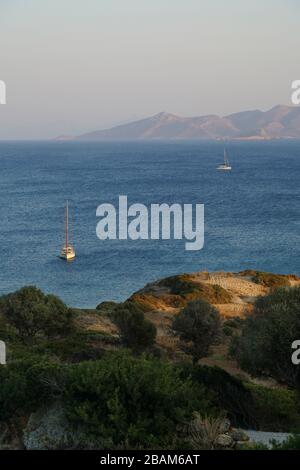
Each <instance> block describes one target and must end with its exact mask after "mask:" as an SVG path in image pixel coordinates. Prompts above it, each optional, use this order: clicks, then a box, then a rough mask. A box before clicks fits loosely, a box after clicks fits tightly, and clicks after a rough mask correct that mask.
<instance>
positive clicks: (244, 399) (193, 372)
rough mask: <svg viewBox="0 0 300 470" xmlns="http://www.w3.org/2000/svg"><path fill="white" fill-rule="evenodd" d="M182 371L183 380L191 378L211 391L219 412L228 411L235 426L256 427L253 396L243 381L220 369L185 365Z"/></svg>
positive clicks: (182, 366) (181, 368) (211, 396)
mask: <svg viewBox="0 0 300 470" xmlns="http://www.w3.org/2000/svg"><path fill="white" fill-rule="evenodd" d="M180 370H181V377H182V378H183V379H186V378H187V377H190V378H191V380H192V381H193V383H196V384H198V385H202V386H204V387H205V388H206V389H207V390H208V391H209V396H210V400H211V402H212V403H213V405H214V406H215V408H216V409H217V410H218V411H219V412H223V411H226V413H227V416H228V418H229V419H230V421H231V423H232V424H233V425H234V426H241V427H255V426H256V424H257V421H256V417H255V416H254V401H253V398H252V394H251V391H250V390H249V389H248V388H247V387H246V386H245V385H244V384H243V382H242V381H241V380H239V379H237V378H236V377H233V376H232V375H230V374H228V372H226V371H225V370H223V369H221V368H219V367H208V366H202V365H199V364H198V365H196V366H192V365H191V364H190V365H189V364H183V365H181V366H180Z"/></svg>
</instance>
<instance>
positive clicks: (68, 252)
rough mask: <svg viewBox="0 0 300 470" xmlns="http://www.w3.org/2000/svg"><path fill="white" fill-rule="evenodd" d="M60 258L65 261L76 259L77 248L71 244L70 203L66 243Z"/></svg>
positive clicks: (67, 212) (67, 211)
mask: <svg viewBox="0 0 300 470" xmlns="http://www.w3.org/2000/svg"><path fill="white" fill-rule="evenodd" d="M60 258H61V259H64V260H65V261H72V260H73V259H75V250H74V248H73V246H72V245H69V203H68V201H67V205H66V238H65V244H64V246H63V247H62V250H61V252H60Z"/></svg>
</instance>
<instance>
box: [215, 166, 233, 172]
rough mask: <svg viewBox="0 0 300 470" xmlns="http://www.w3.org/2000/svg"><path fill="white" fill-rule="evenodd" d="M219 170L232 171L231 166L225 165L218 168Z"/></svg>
mask: <svg viewBox="0 0 300 470" xmlns="http://www.w3.org/2000/svg"><path fill="white" fill-rule="evenodd" d="M217 170H222V171H230V170H231V166H225V165H224V166H223V165H221V166H218V167H217Z"/></svg>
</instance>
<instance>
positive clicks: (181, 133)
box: [60, 105, 300, 141]
mask: <svg viewBox="0 0 300 470" xmlns="http://www.w3.org/2000/svg"><path fill="white" fill-rule="evenodd" d="M297 138H300V107H297V106H286V105H277V106H274V107H273V108H271V109H269V110H267V111H261V110H259V109H256V110H249V111H241V112H237V113H233V114H229V115H226V116H218V115H217V114H207V115H204V116H195V117H182V116H178V115H175V114H171V113H168V112H165V111H163V112H160V113H157V114H155V115H153V116H150V117H147V118H143V119H140V120H136V121H133V122H130V123H126V124H121V125H118V126H115V127H112V128H110V129H104V130H96V131H93V132H88V133H85V134H82V135H79V136H77V137H75V138H74V139H73V140H76V141H124V140H125V141H126V140H204V139H205V140H226V139H231V140H270V139H297ZM60 140H62V139H60Z"/></svg>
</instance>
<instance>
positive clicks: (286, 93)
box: [0, 0, 300, 139]
mask: <svg viewBox="0 0 300 470" xmlns="http://www.w3.org/2000/svg"><path fill="white" fill-rule="evenodd" d="M299 12H300V4H299V0H151V1H150V0H85V1H82V0H51V1H49V0H0V80H3V81H5V83H6V87H7V104H6V105H0V139H49V138H53V137H55V136H57V135H60V134H66V135H78V134H81V133H84V132H88V131H93V130H97V129H103V128H107V127H111V126H113V125H117V124H122V123H126V122H129V121H132V120H136V119H140V118H144V117H147V116H150V115H153V114H156V113H158V112H160V111H166V112H170V113H174V114H178V115H181V116H199V115H204V114H210V113H215V114H219V115H226V114H230V113H233V112H237V111H241V110H247V109H262V110H266V109H268V108H271V107H272V106H274V105H276V104H291V99H290V96H291V82H292V81H293V80H295V79H300V70H299V52H300V29H299V19H300V15H299Z"/></svg>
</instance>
